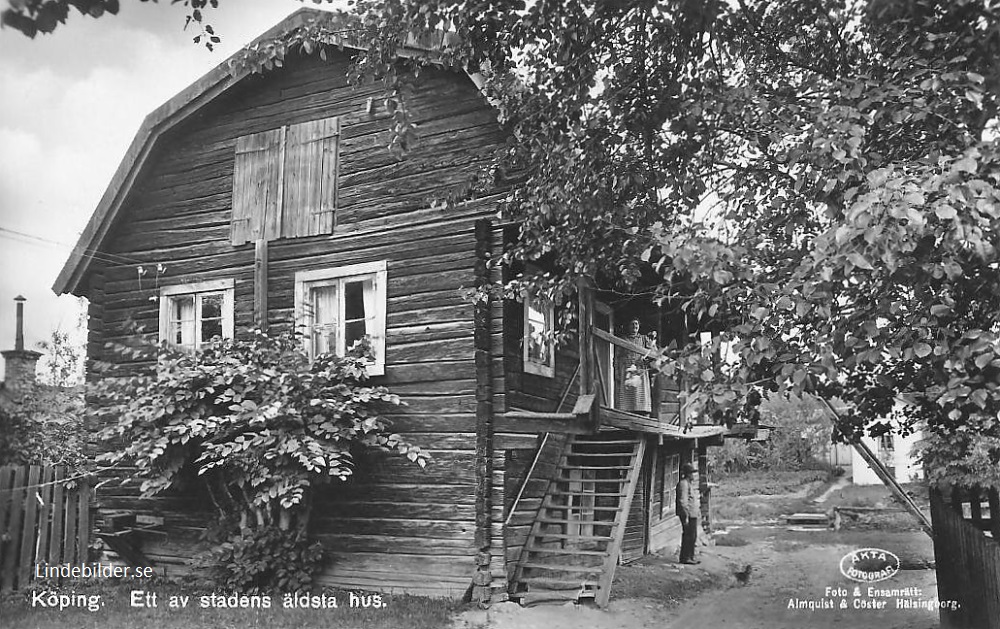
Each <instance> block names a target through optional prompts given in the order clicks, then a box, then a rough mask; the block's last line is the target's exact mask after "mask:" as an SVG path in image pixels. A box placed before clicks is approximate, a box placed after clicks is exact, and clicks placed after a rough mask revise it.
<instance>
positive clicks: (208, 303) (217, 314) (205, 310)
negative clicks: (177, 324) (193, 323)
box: [201, 293, 222, 319]
mask: <svg viewBox="0 0 1000 629" xmlns="http://www.w3.org/2000/svg"><path fill="white" fill-rule="evenodd" d="M201 318H202V319H221V318H222V293H205V294H203V295H202V296H201Z"/></svg>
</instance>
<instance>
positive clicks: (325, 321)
mask: <svg viewBox="0 0 1000 629" xmlns="http://www.w3.org/2000/svg"><path fill="white" fill-rule="evenodd" d="M310 296H311V299H310V300H309V305H310V306H311V310H312V312H311V313H307V315H308V317H307V318H308V320H309V321H310V322H311V328H312V329H311V330H310V334H311V335H312V343H313V354H322V353H325V352H335V351H337V285H336V284H333V285H330V286H317V287H315V288H313V289H312V290H311V291H310Z"/></svg>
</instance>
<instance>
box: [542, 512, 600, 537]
mask: <svg viewBox="0 0 1000 629" xmlns="http://www.w3.org/2000/svg"><path fill="white" fill-rule="evenodd" d="M538 521H539V522H542V523H544V524H579V525H580V526H616V524H615V521H614V520H566V519H563V518H550V517H547V516H541V517H539V518H538ZM543 535H544V533H543Z"/></svg>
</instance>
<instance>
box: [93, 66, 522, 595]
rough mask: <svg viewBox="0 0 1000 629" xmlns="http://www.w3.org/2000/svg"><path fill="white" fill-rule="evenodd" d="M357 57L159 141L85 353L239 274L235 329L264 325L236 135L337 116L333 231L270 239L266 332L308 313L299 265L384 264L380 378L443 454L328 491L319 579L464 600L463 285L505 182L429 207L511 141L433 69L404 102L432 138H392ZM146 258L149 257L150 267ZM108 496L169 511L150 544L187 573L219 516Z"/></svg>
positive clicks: (467, 86)
mask: <svg viewBox="0 0 1000 629" xmlns="http://www.w3.org/2000/svg"><path fill="white" fill-rule="evenodd" d="M347 63H348V60H347V56H346V54H343V53H334V54H332V55H331V61H329V62H323V61H321V60H319V59H318V58H317V57H301V58H299V57H298V56H297V55H290V57H289V58H288V59H287V60H286V64H285V67H284V68H282V69H280V70H276V71H273V72H269V73H267V74H265V75H264V76H251V77H247V78H246V79H245V80H243V81H242V82H241V83H240V84H238V85H237V86H236V87H234V88H232V89H230V90H229V91H227V92H226V93H224V94H223V95H221V96H219V97H217V98H216V99H215V100H214V101H213V102H211V103H209V104H208V105H206V106H204V107H203V108H202V109H201V110H200V111H198V112H196V113H194V114H193V115H191V116H190V117H189V118H188V119H187V120H186V121H185V122H184V123H182V124H181V125H179V126H178V127H176V128H174V129H172V130H170V131H169V132H167V133H166V134H165V135H164V136H163V137H162V138H161V139H160V141H159V142H158V143H157V144H156V146H155V147H154V148H153V150H152V152H151V154H150V157H149V159H148V160H147V162H146V166H145V168H144V170H143V171H142V172H141V173H140V174H139V176H138V178H137V179H136V182H135V185H134V186H133V187H132V188H131V191H130V193H129V195H128V196H127V197H126V199H125V201H124V203H123V205H122V211H121V212H120V214H119V217H120V218H119V220H118V222H117V224H116V225H114V226H113V228H112V231H111V236H110V237H109V239H108V241H107V242H106V243H105V245H104V246H103V250H104V251H106V252H108V253H111V254H114V255H116V256H119V258H116V259H122V257H124V258H126V259H127V260H125V262H127V263H123V264H110V263H109V264H106V265H103V267H102V268H101V271H100V273H99V274H98V273H92V274H91V276H90V278H89V284H87V285H88V286H89V288H88V294H87V296H88V297H89V298H90V301H91V314H92V315H94V316H93V318H92V323H93V325H92V327H91V330H90V340H89V352H90V356H91V357H92V358H98V357H100V356H101V355H102V351H101V349H100V348H101V346H102V345H103V343H104V342H107V341H114V340H119V339H124V338H126V337H128V336H129V335H130V334H131V332H130V330H129V329H128V328H127V323H128V322H135V323H136V324H139V325H142V326H145V328H146V330H147V333H148V334H149V335H150V336H151V337H154V338H155V335H156V328H157V325H158V319H159V304H158V303H157V301H156V297H157V296H158V294H159V289H160V288H162V287H164V286H170V285H179V284H188V283H194V282H201V281H207V280H215V279H222V278H232V279H233V280H234V283H235V327H236V333H237V335H241V334H245V333H246V331H247V330H249V329H250V328H251V327H252V326H253V325H254V312H253V303H254V268H253V265H254V245H253V242H252V241H250V242H247V243H246V244H241V245H238V246H234V245H233V242H232V233H231V221H232V218H233V214H232V204H233V175H234V164H235V160H236V155H237V144H238V143H239V142H240V138H242V137H246V136H248V135H250V134H255V133H264V132H268V131H273V130H274V129H278V128H281V127H282V126H285V125H296V124H301V123H305V122H309V121H313V120H321V119H323V120H325V119H331V118H336V119H338V121H339V124H340V155H339V161H338V163H337V168H339V171H340V180H339V183H340V185H339V187H338V189H337V199H336V203H337V204H338V209H337V211H336V215H335V218H334V221H335V225H333V226H331V227H332V232H333V233H332V234H329V235H316V236H306V237H300V238H278V239H275V240H271V241H270V242H269V243H268V253H267V258H268V269H267V274H266V275H267V291H266V297H267V299H266V302H267V321H268V325H269V330H270V331H271V332H272V333H277V332H281V331H285V330H290V329H291V328H292V327H293V326H294V325H295V320H296V317H295V314H296V313H295V295H294V292H295V290H294V287H295V274H296V273H297V272H300V271H309V270H315V269H324V268H331V267H340V266H346V265H351V264H357V263H364V262H373V261H381V260H385V261H386V271H387V287H386V297H387V300H386V301H387V303H386V368H385V375H384V376H382V377H378V378H376V379H375V380H374V382H376V383H378V384H384V385H386V386H388V387H389V388H390V390H392V391H393V392H395V393H398V394H399V395H400V396H401V397H402V399H403V400H404V402H406V406H404V407H401V408H400V409H399V410H398V413H396V414H394V415H393V416H392V417H391V421H392V423H393V430H394V431H396V432H399V433H401V434H403V435H404V437H405V438H407V439H409V440H411V441H413V442H414V443H415V444H417V445H419V446H421V447H422V448H425V449H428V450H429V452H430V454H431V455H432V457H433V462H432V463H431V464H430V465H428V467H427V468H426V469H421V468H419V467H417V466H416V465H414V464H412V463H410V462H409V461H406V460H402V459H400V458H396V457H391V456H384V455H372V456H369V457H365V459H364V460H363V461H361V462H360V463H359V469H358V478H357V479H355V480H352V481H350V482H348V483H346V484H342V485H338V486H335V487H330V488H328V489H324V490H323V495H322V496H321V497H320V498H319V500H318V507H317V510H316V511H315V514H314V518H315V520H314V527H313V529H314V531H316V534H317V536H318V538H319V539H321V540H322V541H324V543H325V544H326V545H327V547H328V551H329V554H330V556H331V561H330V562H329V565H328V567H327V569H326V570H325V572H324V573H323V575H322V576H321V577H320V579H319V582H320V583H321V584H322V585H328V586H338V587H346V588H368V589H376V590H381V591H389V592H392V591H409V592H414V593H421V594H437V595H451V596H461V595H463V594H464V593H465V591H466V589H467V588H468V587H469V586H470V585H471V583H472V577H473V574H474V572H475V554H476V545H475V541H476V540H475V530H476V511H475V488H476V474H475V454H476V406H477V401H476V379H475V374H476V363H475V354H474V351H475V347H474V343H473V335H472V327H473V306H472V304H471V303H470V302H469V301H467V300H466V299H464V298H463V295H462V292H461V291H462V289H468V288H471V287H472V286H473V284H474V281H475V277H474V273H473V269H474V265H475V260H476V251H475V246H476V241H475V234H474V230H475V222H476V220H477V219H480V218H484V217H491V216H493V215H495V213H496V202H497V201H498V200H499V198H500V195H501V194H502V193H503V192H504V191H502V190H498V191H497V194H496V195H495V196H493V197H485V198H482V199H479V200H476V201H472V202H465V203H458V204H456V205H453V206H451V207H448V208H442V207H437V206H435V207H431V201H432V200H433V199H436V198H442V197H444V196H446V195H448V194H450V193H453V192H457V191H459V190H460V189H462V188H463V187H464V186H466V185H467V184H468V183H469V179H470V177H471V176H472V175H473V174H474V173H476V172H477V171H478V169H479V168H480V166H481V165H482V164H483V163H484V160H486V159H488V158H489V157H490V156H491V154H492V152H493V151H494V150H495V149H496V148H497V147H498V146H499V145H500V144H501V142H502V140H503V136H502V132H501V130H500V128H499V126H498V125H497V123H496V115H495V112H494V111H493V110H492V109H491V108H490V106H489V105H488V104H487V103H486V101H485V99H484V98H483V96H482V95H481V94H480V93H479V92H478V90H477V89H476V87H475V86H474V85H473V83H472V82H471V81H470V80H469V79H468V78H467V77H466V76H464V75H462V74H459V73H456V72H451V71H446V70H438V69H428V70H424V71H423V72H422V73H421V79H420V83H419V85H418V88H417V89H416V90H415V91H414V93H413V94H411V95H408V96H407V103H406V104H407V106H408V107H409V108H410V113H411V115H412V116H413V119H414V121H415V122H416V123H417V130H418V134H419V135H420V138H421V140H420V142H419V143H418V145H417V146H416V147H415V148H414V149H413V150H411V152H410V153H409V154H408V155H407V156H406V157H405V159H401V158H400V157H399V156H397V155H393V154H392V153H390V152H389V151H388V150H387V149H386V148H385V146H386V144H387V142H388V139H389V137H390V133H389V129H390V125H391V123H392V120H391V116H389V115H388V114H387V113H386V112H385V111H384V110H382V109H378V108H377V109H376V111H375V112H374V113H373V114H371V115H370V114H367V113H366V111H365V106H366V103H367V100H368V99H369V97H375V98H376V100H378V99H377V97H378V96H379V95H380V94H381V88H380V87H378V86H365V87H361V88H359V89H356V90H352V89H351V88H349V87H348V85H347V82H346V79H345V72H346V69H347ZM243 183H247V182H243ZM286 192H288V194H293V192H290V191H286ZM295 194H297V193H295ZM324 220H325V219H324ZM296 230H297V228H296ZM255 233H256V232H255ZM296 233H298V231H296ZM239 240H240V241H242V240H244V238H243V237H242V236H241V237H240V239H239ZM131 262H134V263H131ZM138 264H143V265H144V266H145V268H146V274H145V275H143V276H142V277H141V278H140V277H139V276H138V274H137V271H136V267H137V265H138ZM157 264H159V265H162V267H161V268H162V269H163V270H162V271H161V272H157V271H155V266H156V265H157ZM494 312H498V310H497V309H494ZM493 327H494V332H493V334H492V335H490V336H489V337H488V340H489V342H490V343H491V344H492V345H493V346H494V348H495V349H494V350H493V351H494V355H495V356H496V358H495V360H494V361H493V362H494V372H495V375H494V377H493V389H494V391H495V392H496V393H495V395H494V398H493V403H494V407H495V408H497V409H503V408H504V407H505V405H506V399H505V395H504V392H505V390H506V385H505V382H504V371H503V369H502V365H503V363H502V332H501V330H502V325H501V322H495V323H494V324H493ZM498 350H501V351H498ZM492 476H493V477H494V478H495V477H496V474H495V473H494V474H493V475H492ZM98 498H99V506H100V508H101V509H103V510H108V509H126V510H131V511H134V512H136V513H139V514H148V515H154V514H155V515H158V516H162V517H163V519H164V525H163V529H164V530H165V531H166V532H167V535H166V536H147V537H145V538H143V542H142V543H143V546H142V549H143V552H144V553H145V554H146V555H147V556H148V557H149V558H150V559H152V560H153V561H155V562H156V563H157V565H158V566H160V567H164V568H166V571H167V573H168V574H181V573H184V572H187V571H189V570H190V568H189V567H188V566H187V565H186V564H185V561H186V560H187V559H188V558H189V557H191V556H193V555H194V554H195V553H196V552H197V550H198V549H197V548H196V546H197V544H196V543H195V541H196V540H197V537H198V535H199V533H200V531H201V529H202V528H203V527H204V526H205V525H206V524H207V523H208V522H209V520H210V518H211V517H212V515H211V514H210V513H207V512H205V511H203V510H200V509H199V508H198V504H199V502H200V503H201V505H204V504H206V503H205V502H204V501H199V499H198V497H197V496H190V495H184V494H183V492H172V493H166V494H164V495H162V496H157V497H154V498H143V499H140V498H138V497H137V491H136V488H135V487H134V485H126V486H124V487H122V488H111V487H108V488H103V487H102V490H101V492H100V495H99V497H98ZM499 498H500V502H499V503H496V502H494V504H499V505H501V506H502V505H503V494H502V492H501V493H500V494H499ZM493 519H494V527H493V528H494V529H495V536H496V537H497V538H498V539H499V538H502V533H500V532H499V531H501V530H502V529H499V528H496V525H495V521H496V518H495V517H494V518H493ZM491 530H492V529H491ZM501 554H502V551H501Z"/></svg>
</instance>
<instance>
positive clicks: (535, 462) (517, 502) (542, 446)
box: [503, 433, 549, 527]
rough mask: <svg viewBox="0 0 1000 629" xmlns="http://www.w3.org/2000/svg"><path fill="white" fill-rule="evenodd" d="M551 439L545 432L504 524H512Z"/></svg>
mask: <svg viewBox="0 0 1000 629" xmlns="http://www.w3.org/2000/svg"><path fill="white" fill-rule="evenodd" d="M548 441H549V433H545V436H544V437H542V443H540V444H539V445H538V450H536V451H535V458H534V459H533V460H532V461H531V466H530V467H529V468H528V473H527V474H525V475H524V480H523V481H522V482H521V488H520V489H518V490H517V497H516V498H514V502H513V503H511V505H510V511H508V512H507V517H506V518H505V519H504V521H503V525H504V526H505V527H506V526H507V525H508V524H510V519H511V518H512V517H514V512H515V511H517V507H518V505H520V504H521V497H522V496H524V488H525V487H527V486H528V481H529V480H531V475H532V474H533V473H534V471H535V466H536V465H538V459H539V458H540V457H541V456H542V451H543V450H544V449H545V444H546V443H548Z"/></svg>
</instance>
